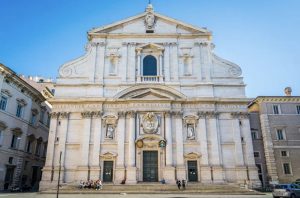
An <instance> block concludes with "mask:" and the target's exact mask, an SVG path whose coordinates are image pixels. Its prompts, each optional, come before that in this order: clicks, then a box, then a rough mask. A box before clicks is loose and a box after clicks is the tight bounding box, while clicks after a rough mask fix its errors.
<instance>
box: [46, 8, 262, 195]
mask: <svg viewBox="0 0 300 198" xmlns="http://www.w3.org/2000/svg"><path fill="white" fill-rule="evenodd" d="M213 49H214V45H213V43H212V33H211V32H210V31H208V30H207V29H205V28H199V27H195V26H193V25H189V24H186V23H184V22H181V21H178V20H175V19H172V18H170V17H166V16H164V15H161V14H159V13H156V12H155V11H154V9H153V7H152V5H151V4H149V5H148V7H147V8H146V10H145V12H143V13H141V14H138V15H136V16H133V17H130V18H127V19H124V20H121V21H118V22H116V23H113V24H110V25H107V26H104V27H100V28H95V29H92V30H90V31H89V32H88V44H87V47H86V54H85V55H84V56H82V57H80V58H77V59H75V60H73V61H70V62H68V63H65V64H64V65H62V66H61V67H60V68H59V75H58V78H57V82H56V87H55V97H54V98H51V99H49V102H50V103H51V105H52V106H53V109H52V110H53V111H52V113H51V121H50V131H49V139H48V150H47V158H46V164H45V167H44V168H43V178H42V181H41V187H42V188H41V189H42V190H43V189H49V188H52V187H53V186H55V185H56V184H57V179H58V170H59V158H60V154H61V166H62V174H61V180H62V182H63V183H65V184H70V185H74V184H76V185H77V184H78V183H79V181H80V180H88V179H93V180H95V179H99V178H100V179H102V180H103V181H104V182H113V183H115V184H120V183H122V182H123V183H124V182H125V183H126V184H134V183H137V182H158V181H160V180H163V179H164V180H165V181H166V182H167V183H175V180H176V179H186V180H188V181H190V182H202V183H235V184H245V183H250V184H252V185H253V186H259V185H260V182H259V179H258V174H257V167H256V165H255V160H254V156H253V145H252V138H251V131H250V122H249V116H248V109H247V106H248V102H249V99H247V98H246V96H245V84H244V82H243V78H242V77H241V74H242V70H241V68H240V67H239V66H238V65H236V64H234V63H232V62H229V61H227V60H225V59H222V58H220V57H218V56H217V55H216V54H215V53H214V52H213Z"/></svg>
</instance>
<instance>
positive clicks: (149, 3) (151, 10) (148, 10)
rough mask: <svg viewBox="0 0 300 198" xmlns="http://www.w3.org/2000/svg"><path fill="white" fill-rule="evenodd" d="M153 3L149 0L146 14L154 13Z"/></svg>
mask: <svg viewBox="0 0 300 198" xmlns="http://www.w3.org/2000/svg"><path fill="white" fill-rule="evenodd" d="M151 3H152V1H151V0H149V2H148V6H147V8H146V12H153V6H152V4H151Z"/></svg>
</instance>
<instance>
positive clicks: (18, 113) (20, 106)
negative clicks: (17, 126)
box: [16, 104, 23, 118]
mask: <svg viewBox="0 0 300 198" xmlns="http://www.w3.org/2000/svg"><path fill="white" fill-rule="evenodd" d="M22 113H23V106H22V105H21V104H18V106H17V112H16V116H17V117H19V118H20V117H22Z"/></svg>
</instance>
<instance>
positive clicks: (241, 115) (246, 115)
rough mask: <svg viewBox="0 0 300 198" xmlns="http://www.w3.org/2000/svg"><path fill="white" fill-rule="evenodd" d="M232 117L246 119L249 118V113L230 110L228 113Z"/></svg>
mask: <svg viewBox="0 0 300 198" xmlns="http://www.w3.org/2000/svg"><path fill="white" fill-rule="evenodd" d="M230 115H231V117H232V118H237V119H247V118H249V113H247V112H232V113H230Z"/></svg>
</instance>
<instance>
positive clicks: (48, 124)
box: [47, 113, 51, 127]
mask: <svg viewBox="0 0 300 198" xmlns="http://www.w3.org/2000/svg"><path fill="white" fill-rule="evenodd" d="M50 119H51V117H50V114H49V113H47V127H49V126H50Z"/></svg>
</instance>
